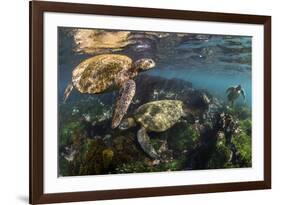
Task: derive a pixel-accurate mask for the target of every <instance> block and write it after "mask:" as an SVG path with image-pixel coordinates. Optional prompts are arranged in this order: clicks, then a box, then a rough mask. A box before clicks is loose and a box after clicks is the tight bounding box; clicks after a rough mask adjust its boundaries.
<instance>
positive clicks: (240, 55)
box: [59, 28, 252, 107]
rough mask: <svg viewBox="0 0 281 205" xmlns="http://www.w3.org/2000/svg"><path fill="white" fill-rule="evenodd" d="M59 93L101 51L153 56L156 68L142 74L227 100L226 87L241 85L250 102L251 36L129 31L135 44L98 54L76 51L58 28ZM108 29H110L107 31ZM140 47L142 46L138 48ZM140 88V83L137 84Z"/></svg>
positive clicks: (68, 35) (134, 56) (66, 32)
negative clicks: (176, 81)
mask: <svg viewBox="0 0 281 205" xmlns="http://www.w3.org/2000/svg"><path fill="white" fill-rule="evenodd" d="M59 31H60V32H59V35H60V36H61V37H60V39H59V40H60V41H59V44H60V47H59V48H60V62H59V95H60V96H62V94H63V92H64V89H65V87H66V85H67V84H68V83H69V82H70V81H71V72H72V70H73V69H74V68H75V67H76V66H77V65H78V64H79V63H80V62H81V61H82V60H84V59H87V58H89V57H91V56H94V55H98V54H100V53H119V54H125V55H127V56H129V57H131V58H132V59H133V60H137V59H139V58H142V57H148V58H152V59H154V60H155V62H156V65H157V66H156V67H155V68H153V69H151V70H149V71H146V72H145V74H148V75H154V76H161V77H164V78H178V79H182V80H186V81H189V82H191V83H192V84H193V87H194V88H200V89H206V90H208V91H209V92H210V93H211V94H213V95H214V96H216V97H218V98H220V99H222V100H226V92H225V91H226V89H227V88H228V87H230V86H236V85H239V84H240V85H242V88H243V89H244V90H245V92H246V101H245V102H244V101H243V100H242V97H240V99H238V102H240V103H246V104H247V105H248V106H250V107H251V103H252V99H251V98H252V92H251V86H252V79H251V71H252V65H251V64H252V62H251V61H252V59H251V56H252V52H251V47H252V38H251V37H249V36H223V35H207V34H200V35H199V34H186V35H185V36H184V37H182V36H178V35H176V34H169V35H168V37H165V38H162V37H161V38H159V37H155V36H154V35H151V34H149V35H148V34H145V35H143V34H144V33H145V32H137V31H136V32H131V36H132V39H136V42H135V43H134V44H130V45H128V46H127V47H125V48H122V49H121V50H120V51H110V50H108V49H107V50H105V51H104V52H99V53H96V54H95V53H92V54H89V53H83V52H82V53H76V52H75V51H74V48H75V47H76V46H77V45H75V42H74V38H73V36H72V35H71V34H73V30H72V29H70V28H60V29H59ZM108 32H110V31H108ZM140 48H141V49H140ZM138 89H141V86H139V87H138Z"/></svg>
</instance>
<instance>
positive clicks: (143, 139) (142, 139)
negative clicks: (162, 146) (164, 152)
mask: <svg viewBox="0 0 281 205" xmlns="http://www.w3.org/2000/svg"><path fill="white" fill-rule="evenodd" d="M137 138H138V142H139V144H140V146H141V148H142V149H143V151H144V152H145V153H146V154H148V155H149V156H150V157H151V158H152V159H159V158H160V157H159V155H158V154H157V152H156V151H155V149H154V147H153V146H152V144H151V142H150V138H149V136H148V135H147V132H146V129H145V128H144V127H142V128H141V129H140V130H139V131H138V134H137Z"/></svg>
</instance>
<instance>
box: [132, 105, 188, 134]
mask: <svg viewBox="0 0 281 205" xmlns="http://www.w3.org/2000/svg"><path fill="white" fill-rule="evenodd" d="M182 107H183V102H182V101H179V100H160V101H153V102H149V103H146V104H144V105H142V106H140V107H139V108H138V109H137V110H136V113H135V116H134V117H135V120H136V121H137V122H138V123H140V124H141V125H142V126H143V127H144V128H146V130H147V131H154V132H163V131H165V130H167V129H169V128H170V127H172V126H173V125H174V124H175V123H177V122H178V120H179V118H180V117H181V116H182V115H183V108H182Z"/></svg>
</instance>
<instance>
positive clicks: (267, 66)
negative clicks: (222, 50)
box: [29, 1, 271, 204]
mask: <svg viewBox="0 0 281 205" xmlns="http://www.w3.org/2000/svg"><path fill="white" fill-rule="evenodd" d="M29 4H30V39H29V41H30V107H29V108H30V204H44V203H57V202H76V201H90V200H106V199H121V198H136V197H153V196H165V195H182V194H196V193H211V192H227V191H242V190H255V189H270V188H271V17H270V16H258V15H245V14H226V13H213V12H198V11H182V10H165V9H154V8H153V9H152V8H134V7H119V6H103V5H91V4H76V3H57V2H45V1H44V2H40V1H31V2H29ZM44 12H58V13H78V14H89V15H91V14H95V15H110V16H125V17H144V18H157V19H181V20H194V21H208V22H224V23H243V24H258V25H262V26H263V29H264V42H263V44H264V65H263V67H264V72H263V74H264V96H263V99H264V102H263V103H264V111H263V113H264V133H263V137H264V139H263V140H264V150H263V151H264V161H263V165H264V169H263V172H264V179H263V180H261V181H249V182H247V181H245V182H233V183H216V184H197V185H183V186H182V185H181V186H167V187H150V188H135V189H120V190H101V191H84V192H83V191H81V192H67V193H51V194H49V193H44V180H43V176H44V171H43V170H44V169H43V165H44V164H43V147H44V146H43V143H44V137H45V136H43V130H44V127H43V119H44V117H43V116H44V113H43V108H44V104H43V98H44V89H43V81H44V72H43V71H44V68H43V62H44V55H43V41H44V36H43V33H44V32H43V25H44V18H43V14H44Z"/></svg>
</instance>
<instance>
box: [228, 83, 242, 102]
mask: <svg viewBox="0 0 281 205" xmlns="http://www.w3.org/2000/svg"><path fill="white" fill-rule="evenodd" d="M226 92H227V93H228V95H227V99H228V101H229V102H230V104H231V106H233V104H234V101H235V100H236V99H237V98H238V97H239V96H240V95H242V96H243V99H244V100H245V99H246V94H245V91H244V89H243V88H242V87H241V85H238V86H233V87H229V88H228V89H227V90H226Z"/></svg>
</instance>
